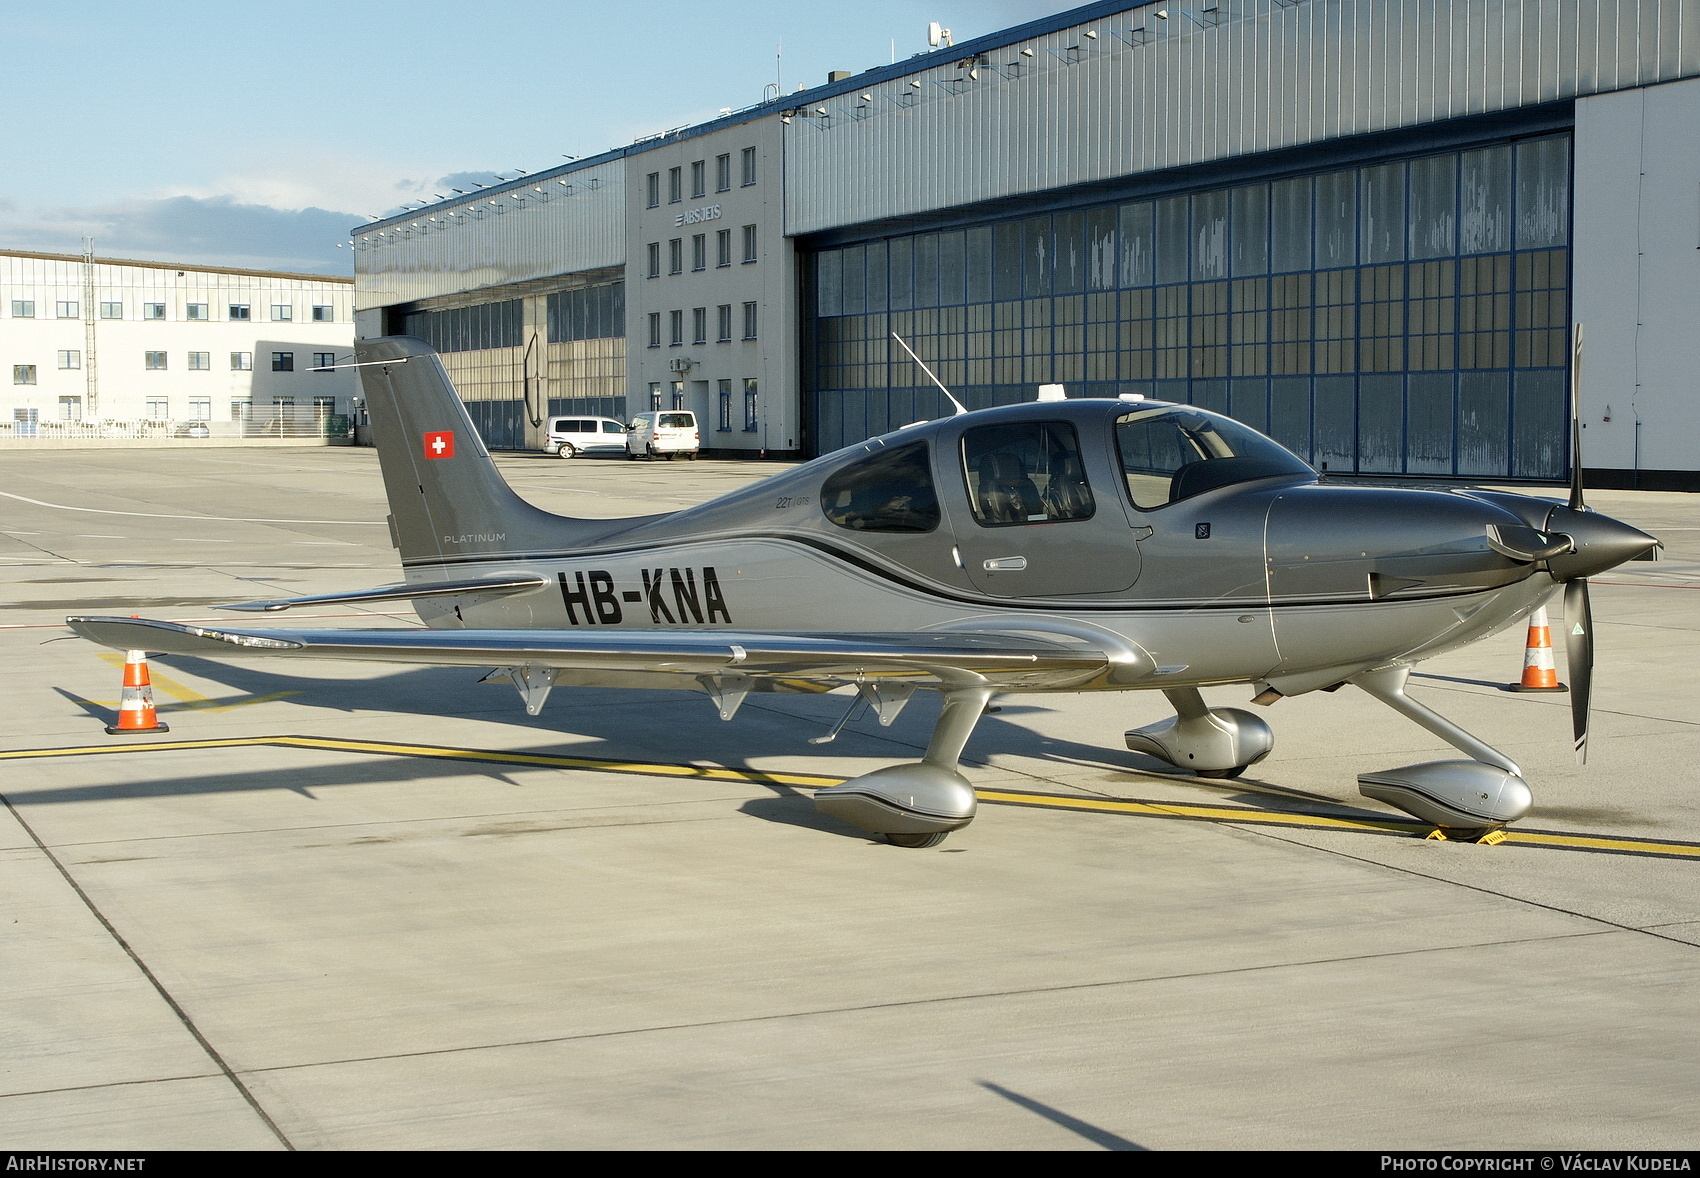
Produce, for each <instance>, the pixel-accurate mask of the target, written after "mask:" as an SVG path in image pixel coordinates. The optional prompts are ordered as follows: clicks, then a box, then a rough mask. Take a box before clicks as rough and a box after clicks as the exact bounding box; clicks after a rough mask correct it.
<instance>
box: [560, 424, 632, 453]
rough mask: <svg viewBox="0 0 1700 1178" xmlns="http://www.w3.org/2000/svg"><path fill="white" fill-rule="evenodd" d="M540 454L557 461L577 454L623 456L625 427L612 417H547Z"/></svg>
mask: <svg viewBox="0 0 1700 1178" xmlns="http://www.w3.org/2000/svg"><path fill="white" fill-rule="evenodd" d="M542 449H543V452H544V453H545V454H553V455H555V457H557V458H572V457H574V456H576V455H579V454H624V453H625V452H626V427H625V426H624V425H622V424H621V423H620V422H618V421H615V420H614V419H613V418H612V417H551V418H550V419H549V432H548V433H546V434H544V435H543V446H542Z"/></svg>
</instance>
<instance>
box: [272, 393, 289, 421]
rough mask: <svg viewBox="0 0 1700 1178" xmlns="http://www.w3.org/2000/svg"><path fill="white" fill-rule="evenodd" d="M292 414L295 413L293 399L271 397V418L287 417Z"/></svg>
mask: <svg viewBox="0 0 1700 1178" xmlns="http://www.w3.org/2000/svg"><path fill="white" fill-rule="evenodd" d="M294 413H295V398H294V397H273V398H272V416H273V417H289V416H292V415H293V414H294Z"/></svg>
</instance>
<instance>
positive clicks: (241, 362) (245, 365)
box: [230, 352, 254, 372]
mask: <svg viewBox="0 0 1700 1178" xmlns="http://www.w3.org/2000/svg"><path fill="white" fill-rule="evenodd" d="M253 370H254V353H252V352H232V353H230V371H232V372H252V371H253Z"/></svg>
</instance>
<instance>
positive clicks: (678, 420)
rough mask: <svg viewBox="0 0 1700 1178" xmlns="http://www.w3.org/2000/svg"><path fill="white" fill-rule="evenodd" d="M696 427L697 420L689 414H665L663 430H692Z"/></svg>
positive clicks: (663, 415)
mask: <svg viewBox="0 0 1700 1178" xmlns="http://www.w3.org/2000/svg"><path fill="white" fill-rule="evenodd" d="M695 425H696V418H694V417H692V416H691V415H690V414H689V413H663V414H662V415H661V426H662V428H663V429H691V428H692V427H694V426H695Z"/></svg>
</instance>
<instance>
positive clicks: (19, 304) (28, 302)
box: [12, 299, 35, 319]
mask: <svg viewBox="0 0 1700 1178" xmlns="http://www.w3.org/2000/svg"><path fill="white" fill-rule="evenodd" d="M12 318H14V319H34V318H35V300H34V299H13V300H12Z"/></svg>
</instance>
